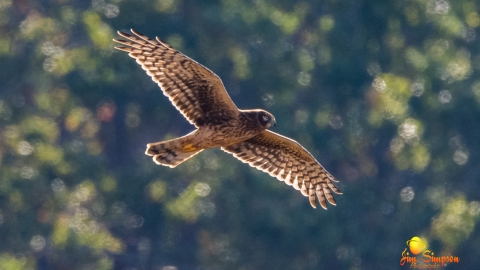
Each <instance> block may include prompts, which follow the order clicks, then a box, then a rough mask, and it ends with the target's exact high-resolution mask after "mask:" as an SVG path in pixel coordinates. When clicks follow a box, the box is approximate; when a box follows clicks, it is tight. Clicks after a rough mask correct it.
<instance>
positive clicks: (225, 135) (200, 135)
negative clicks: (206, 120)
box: [194, 128, 256, 148]
mask: <svg viewBox="0 0 480 270" xmlns="http://www.w3.org/2000/svg"><path fill="white" fill-rule="evenodd" d="M195 135H196V136H195V139H194V141H195V142H196V144H197V145H198V146H199V148H213V147H220V146H228V145H232V144H236V143H239V142H243V141H245V140H248V139H250V138H251V137H253V136H255V135H256V134H251V133H246V132H238V129H236V128H224V129H222V130H211V129H204V130H199V131H198V132H197V133H196V134H195Z"/></svg>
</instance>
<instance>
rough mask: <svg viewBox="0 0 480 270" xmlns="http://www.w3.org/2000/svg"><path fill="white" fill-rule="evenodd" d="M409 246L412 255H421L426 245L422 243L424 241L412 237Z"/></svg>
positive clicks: (408, 242)
mask: <svg viewBox="0 0 480 270" xmlns="http://www.w3.org/2000/svg"><path fill="white" fill-rule="evenodd" d="M407 246H408V247H409V248H410V251H411V252H412V254H415V255H417V254H418V253H420V252H421V251H422V250H423V249H424V248H425V244H424V243H423V242H422V239H420V237H418V236H414V237H412V239H410V240H408V241H407Z"/></svg>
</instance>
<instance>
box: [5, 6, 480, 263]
mask: <svg viewBox="0 0 480 270" xmlns="http://www.w3.org/2000/svg"><path fill="white" fill-rule="evenodd" d="M479 8H480V2H478V1H469V0H459V1H448V0H405V1H380V0H374V1H353V0H343V1H342V0H324V1H306V0H305V1H298V2H297V1H287V0H208V1H196V0H143V1H135V0H93V1H91V2H90V1H80V0H52V1H45V0H40V1H29V0H0V63H1V64H0V81H1V82H2V83H1V84H0V243H1V244H0V269H159V270H175V269H179V270H182V269H398V268H401V267H400V265H399V261H400V258H401V253H402V251H403V250H404V249H405V247H406V244H405V242H406V241H407V240H409V239H410V238H412V237H413V236H416V235H418V236H420V237H424V238H427V239H428V246H429V248H430V249H432V250H433V251H434V252H435V254H436V255H441V254H445V255H455V256H459V257H460V264H459V265H451V266H448V267H447V268H451V269H475V268H478V266H479V265H480V257H479V256H478V254H480V229H479V226H477V225H478V223H479V220H480V219H479V217H480V202H479V201H480V192H479V191H480V181H479V179H480V163H479V159H480V157H479V155H478V153H477V152H478V151H479V150H480V139H479V138H480V136H479V134H480V79H479V78H480V77H479V74H480V42H479V39H478V37H477V35H478V34H479V26H480V15H479ZM130 28H134V29H136V30H138V31H140V32H142V33H144V34H146V35H148V36H150V37H154V36H159V37H160V38H162V39H164V40H166V41H167V42H169V43H170V44H171V45H172V46H174V47H175V48H177V49H179V50H180V51H182V52H184V53H185V54H186V55H188V56H190V57H192V58H193V59H195V60H197V61H198V62H200V63H202V64H204V65H205V66H207V67H208V68H210V69H211V70H213V71H214V72H216V73H217V74H218V75H219V76H220V77H221V78H222V79H223V82H224V84H225V86H226V88H227V91H228V93H229V94H230V95H231V97H232V99H233V100H234V102H235V103H236V104H237V105H238V107H239V108H264V109H267V110H268V111H270V112H272V113H273V114H274V115H275V116H276V119H277V128H276V129H275V131H276V132H279V133H281V134H284V135H286V136H289V137H292V138H294V139H295V140H297V141H299V142H300V143H301V144H303V145H304V146H305V147H306V148H307V149H309V150H310V151H311V153H312V154H313V155H314V156H315V157H316V158H317V159H318V160H319V161H320V162H321V163H322V164H323V165H324V166H325V167H326V168H327V170H329V171H330V172H331V173H332V174H333V175H335V176H336V177H337V178H338V179H339V180H340V183H339V185H338V186H339V188H340V189H341V190H342V191H343V192H344V195H337V196H336V198H337V203H338V206H337V207H333V206H330V208H329V210H328V211H324V210H322V209H321V208H320V209H316V210H315V209H312V208H311V206H310V204H309V202H308V199H307V198H306V197H303V196H302V195H301V194H300V193H299V192H298V191H295V190H294V189H293V188H291V187H288V186H287V185H285V184H284V183H282V182H279V181H277V180H276V179H274V178H272V177H270V176H269V175H267V174H265V173H262V172H260V171H257V170H255V169H253V168H250V167H249V166H248V165H246V164H243V163H241V162H239V161H237V160H236V159H235V158H234V157H233V156H230V155H228V154H227V153H224V152H222V151H221V150H219V149H214V150H208V151H204V152H202V153H201V154H200V155H198V156H196V157H195V158H193V159H191V160H189V161H188V162H186V163H184V164H182V165H180V166H179V167H177V168H176V169H170V168H167V167H162V166H157V165H155V164H154V163H153V162H152V160H151V158H150V157H148V156H145V155H144V151H145V145H146V144H147V143H150V142H156V141H161V140H165V139H169V138H172V137H177V136H181V135H184V134H186V133H188V132H190V131H192V130H193V126H191V125H189V124H188V122H187V121H186V120H184V119H183V117H182V115H181V114H180V113H179V112H177V111H176V110H175V108H174V107H173V106H172V105H171V104H170V102H169V101H168V99H167V98H166V97H164V96H163V94H162V93H161V91H160V90H159V89H158V87H157V86H156V85H155V84H154V83H153V82H152V81H151V80H150V78H149V77H148V76H147V75H146V74H145V72H144V71H143V70H142V69H141V68H140V67H139V66H138V65H137V64H136V63H135V61H134V60H133V59H131V58H129V57H128V56H127V55H126V54H125V53H123V52H119V51H115V50H114V49H113V46H114V45H115V44H114V42H112V38H114V37H117V36H116V34H115V32H116V30H123V31H127V30H128V29H130Z"/></svg>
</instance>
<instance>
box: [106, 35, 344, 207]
mask: <svg viewBox="0 0 480 270" xmlns="http://www.w3.org/2000/svg"><path fill="white" fill-rule="evenodd" d="M131 31H132V33H133V35H130V34H127V33H123V32H120V31H119V32H118V34H119V35H120V36H121V37H123V38H125V40H122V39H114V41H115V42H117V43H119V44H121V45H122V46H118V47H115V48H116V49H118V50H121V51H125V52H127V53H128V55H129V56H130V57H132V58H134V59H135V60H136V61H137V63H138V64H140V65H141V66H142V68H143V69H144V70H145V71H146V72H147V74H148V75H149V76H150V77H151V78H152V80H153V81H154V82H156V83H157V84H158V85H159V86H160V89H161V90H162V91H163V93H164V94H165V96H167V97H168V98H169V99H170V101H171V102H172V104H173V105H174V106H175V107H176V108H177V109H178V110H179V111H180V113H182V114H183V116H185V118H186V119H187V120H188V121H189V122H190V123H191V124H192V125H194V126H195V127H196V129H195V130H194V131H193V132H191V133H189V134H187V135H185V136H183V137H180V138H176V139H173V140H168V141H163V142H156V143H149V144H147V150H146V151H145V154H147V155H149V156H152V157H153V161H154V162H155V163H157V164H160V165H164V166H168V167H171V168H174V167H176V166H178V165H179V164H181V163H182V162H184V161H185V160H187V159H189V158H191V157H193V156H195V155H196V154H198V153H200V152H202V151H203V150H204V149H208V148H214V147H220V148H221V149H222V150H223V151H225V152H227V153H230V154H232V155H233V156H235V157H236V158H237V159H239V160H240V161H242V162H244V163H248V164H249V165H250V166H252V167H255V168H257V169H259V170H262V171H264V172H266V173H268V174H270V175H271V176H273V177H276V178H277V179H278V180H280V181H284V182H285V183H286V184H288V185H291V186H293V187H294V188H295V189H297V190H300V192H301V193H302V194H303V195H304V196H306V197H308V199H309V201H310V204H311V205H312V207H313V208H316V198H315V197H317V198H318V201H319V202H320V205H321V206H322V207H323V208H324V209H327V201H328V202H329V203H330V204H332V205H336V202H335V198H334V197H333V195H332V191H333V192H335V193H337V194H342V192H341V191H340V190H339V189H338V188H337V187H336V186H335V184H334V182H338V181H337V180H336V179H335V178H334V177H333V176H332V175H331V174H330V173H328V172H327V171H326V170H325V168H323V166H322V165H320V163H319V162H318V161H317V160H316V159H315V158H314V157H313V156H312V155H311V154H310V153H309V152H308V151H307V150H306V149H305V148H303V147H302V146H301V145H300V144H299V143H297V142H296V141H294V140H292V139H290V138H287V137H285V136H282V135H280V134H277V133H275V132H272V131H270V130H268V128H270V127H271V126H275V125H276V122H275V117H274V116H273V115H272V114H271V113H269V112H267V111H264V110H261V109H253V110H240V109H238V108H237V106H235V104H234V103H233V101H232V100H231V99H230V96H229V95H228V93H227V91H226V90H225V87H224V86H223V83H222V81H221V80H220V78H219V77H218V76H217V75H216V74H215V73H213V72H212V71H210V70H209V69H208V68H206V67H204V66H203V65H201V64H199V63H197V62H196V61H194V60H193V59H191V58H189V57H187V56H186V55H184V54H182V53H181V52H179V51H177V50H175V49H174V48H173V47H172V46H170V45H168V44H167V43H165V42H164V41H162V40H161V39H159V38H158V37H157V38H156V40H153V39H150V38H148V37H147V36H144V35H142V34H140V33H139V32H137V31H135V30H133V29H132V30H131Z"/></svg>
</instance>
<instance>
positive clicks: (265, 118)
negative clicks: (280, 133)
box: [263, 114, 269, 122]
mask: <svg viewBox="0 0 480 270" xmlns="http://www.w3.org/2000/svg"><path fill="white" fill-rule="evenodd" d="M268 119H269V117H268V115H266V114H264V115H263V121H265V122H266V121H268Z"/></svg>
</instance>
